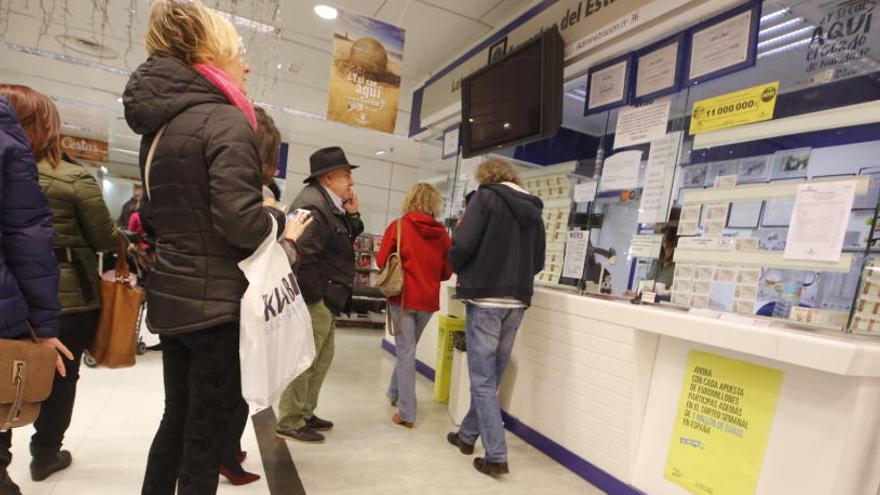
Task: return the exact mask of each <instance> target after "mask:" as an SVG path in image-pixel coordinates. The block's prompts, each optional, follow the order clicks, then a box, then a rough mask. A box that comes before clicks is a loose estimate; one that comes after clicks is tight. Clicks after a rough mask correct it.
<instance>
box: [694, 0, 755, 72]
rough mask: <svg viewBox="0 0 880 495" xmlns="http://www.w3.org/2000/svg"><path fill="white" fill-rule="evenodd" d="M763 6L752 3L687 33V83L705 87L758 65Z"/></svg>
mask: <svg viewBox="0 0 880 495" xmlns="http://www.w3.org/2000/svg"><path fill="white" fill-rule="evenodd" d="M760 20H761V2H759V1H754V0H753V1H751V2H749V3H747V4H745V5H743V6H741V7H738V8H736V9H733V10H731V11H729V12H726V13H724V14H721V15H719V16H717V17H715V18H713V19H710V20H708V21H706V22H704V23H702V24H699V25H697V26H695V27H694V28H692V29H690V30H689V31H688V49H689V52H690V57H688V67H687V83H688V85H689V86H693V85H694V84H700V83H704V82H706V81H708V80H710V79H715V78H716V77H721V76H724V75H727V74H730V73H732V72H736V71H738V70H742V69H745V68H747V67H752V66H753V65H755V61H756V60H757V54H758V26H759V22H760Z"/></svg>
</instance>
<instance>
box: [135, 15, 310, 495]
mask: <svg viewBox="0 0 880 495" xmlns="http://www.w3.org/2000/svg"><path fill="white" fill-rule="evenodd" d="M146 49H147V52H148V53H149V55H150V56H149V58H148V59H147V61H146V62H144V63H143V64H142V65H141V66H140V67H138V69H137V70H136V71H135V73H134V74H133V75H132V76H131V78H130V79H129V81H128V84H127V86H126V88H125V92H124V94H123V103H124V105H125V117H126V120H127V121H128V124H129V126H130V127H131V128H132V130H134V131H135V132H136V133H138V134H142V135H143V136H144V137H143V139H142V141H141V157H142V160H141V170H142V174H143V170H144V165H145V164H144V158H145V157H146V155H147V150H148V149H149V148H150V145H151V144H152V142H153V140H154V139H156V135H157V133H158V132H159V131H160V129H164V131H163V134H162V135H161V137H160V138H159V140H158V141H157V146H156V149H155V155H154V158H153V162H152V167H151V170H150V172H149V174H148V176H146V177H144V179H145V180H144V185H145V189H146V190H145V193H146V194H145V200H147V202H148V203H149V204H150V209H151V212H152V214H151V217H152V218H151V224H152V225H153V227H154V229H155V232H156V240H157V261H156V266H155V268H154V269H153V271H152V273H151V274H150V284H149V287H148V290H147V303H148V305H149V307H150V311H149V313H148V316H147V325H148V327H149V328H150V331H152V332H154V333H157V334H159V339H160V340H161V342H162V364H163V368H164V381H165V413H164V415H163V417H162V422H161V424H160V426H159V430H158V432H157V433H156V437H155V439H154V440H153V445H152V447H151V449H150V454H149V459H148V462H147V469H146V474H145V477H144V484H143V490H142V493H143V494H145V495H153V494H157V495H158V494H167V495H171V494H173V493H175V487H176V488H177V493H179V494H199V495H202V494H211V493H216V491H217V483H218V476H217V473H218V471H219V469H220V460H221V456H222V455H223V453H224V452H225V451H227V450H228V449H229V445H230V442H232V441H234V436H235V434H236V433H235V432H232V431H230V430H232V426H231V425H233V424H234V423H235V421H234V419H233V418H234V417H235V414H236V412H237V411H238V410H239V408H240V404H241V378H240V366H239V358H238V327H239V322H238V319H239V312H240V306H239V302H240V300H241V297H242V295H243V294H244V291H245V289H246V287H247V281H246V279H245V277H244V275H243V274H242V272H241V271H240V270H239V269H238V262H240V261H241V260H242V259H244V258H246V257H247V256H248V255H250V254H251V253H252V252H253V251H254V250H255V249H256V248H257V246H258V245H259V244H260V243H261V242H262V241H263V239H265V238H266V236H267V235H269V233H270V232H271V230H272V224H273V217H274V219H275V221H276V222H277V223H278V225H279V228H278V233H279V236H280V235H284V236H285V237H286V238H287V239H295V238H297V237H298V236H299V235H300V234H301V233H302V230H303V229H304V228H305V225H304V224H303V223H302V222H291V224H290V225H287V226H286V228H285V222H284V215H283V213H282V212H280V211H279V210H276V209H274V208H268V207H264V206H263V205H262V194H261V192H260V187H261V180H260V179H261V174H260V159H259V156H258V153H257V146H256V141H255V137H254V129H255V128H256V118H255V113H254V109H253V106H252V105H251V103H250V101H249V100H248V98H247V96H246V88H245V79H246V76H247V74H248V72H250V69H249V68H248V66H247V64H245V62H244V59H243V53H244V50H243V47H242V45H241V41H240V39H239V37H238V34H237V33H236V31H235V28H234V27H233V26H232V25H231V24H230V23H229V22H228V21H226V20H224V19H222V18H220V17H219V16H218V15H216V14H214V13H213V12H211V11H209V10H207V9H206V8H205V7H204V6H203V5H202V4H201V3H200V2H198V1H193V2H184V1H158V2H155V3H153V5H152V7H151V10H150V19H149V23H148V26H147V38H146Z"/></svg>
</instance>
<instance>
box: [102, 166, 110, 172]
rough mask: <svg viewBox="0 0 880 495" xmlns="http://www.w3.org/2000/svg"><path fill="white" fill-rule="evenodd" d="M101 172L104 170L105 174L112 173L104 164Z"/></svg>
mask: <svg viewBox="0 0 880 495" xmlns="http://www.w3.org/2000/svg"><path fill="white" fill-rule="evenodd" d="M101 172H103V173H105V174H107V173H110V171H109V170H107V167H105V166H104V165H101Z"/></svg>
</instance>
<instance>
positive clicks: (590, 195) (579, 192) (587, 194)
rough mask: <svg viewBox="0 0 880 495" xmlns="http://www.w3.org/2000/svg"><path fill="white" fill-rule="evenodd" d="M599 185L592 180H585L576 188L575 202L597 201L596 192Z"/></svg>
mask: <svg viewBox="0 0 880 495" xmlns="http://www.w3.org/2000/svg"><path fill="white" fill-rule="evenodd" d="M598 186H599V184H598V183H597V182H596V181H595V180H592V179H589V180H585V181H583V182H581V183H580V184H577V185H576V186H574V202H575V203H589V202H590V201H593V200H594V199H596V190H597V188H598Z"/></svg>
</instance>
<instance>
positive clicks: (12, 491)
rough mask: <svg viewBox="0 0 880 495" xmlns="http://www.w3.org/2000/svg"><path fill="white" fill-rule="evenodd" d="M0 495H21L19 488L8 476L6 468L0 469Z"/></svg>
mask: <svg viewBox="0 0 880 495" xmlns="http://www.w3.org/2000/svg"><path fill="white" fill-rule="evenodd" d="M0 495H21V489H20V488H19V487H18V485H16V484H15V482H14V481H12V478H10V477H9V473H8V472H6V468H3V469H0Z"/></svg>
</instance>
